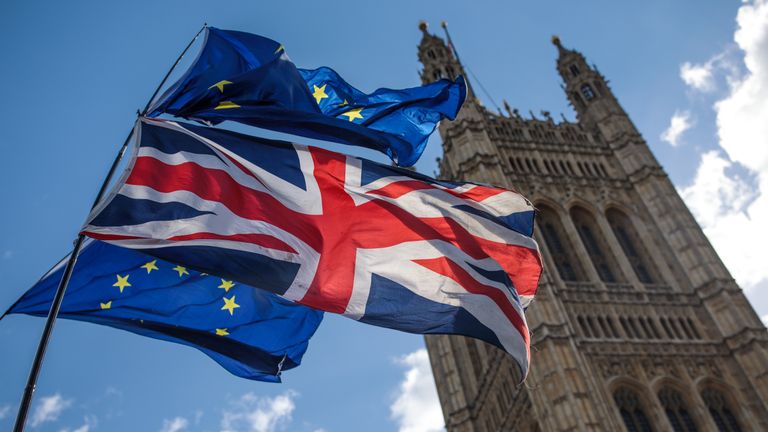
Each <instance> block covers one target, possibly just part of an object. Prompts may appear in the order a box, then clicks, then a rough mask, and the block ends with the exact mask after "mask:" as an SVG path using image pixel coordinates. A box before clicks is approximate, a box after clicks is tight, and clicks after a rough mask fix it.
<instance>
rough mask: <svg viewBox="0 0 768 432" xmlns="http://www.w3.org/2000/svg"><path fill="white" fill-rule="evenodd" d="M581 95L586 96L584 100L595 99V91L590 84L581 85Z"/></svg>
mask: <svg viewBox="0 0 768 432" xmlns="http://www.w3.org/2000/svg"><path fill="white" fill-rule="evenodd" d="M580 90H581V94H582V95H584V99H586V100H588V101H591V100H592V99H594V98H595V96H596V95H595V91H594V90H592V86H591V85H589V84H582V85H581V89H580Z"/></svg>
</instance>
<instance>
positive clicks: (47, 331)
mask: <svg viewBox="0 0 768 432" xmlns="http://www.w3.org/2000/svg"><path fill="white" fill-rule="evenodd" d="M206 27H208V23H205V24H203V26H202V27H201V28H200V30H199V31H198V32H197V34H195V37H194V38H192V40H191V41H189V43H188V44H187V46H186V47H185V48H184V51H182V52H181V54H180V55H179V57H178V58H177V59H176V62H175V63H173V66H171V68H170V69H169V70H168V73H166V74H165V77H163V80H162V81H160V85H158V86H157V89H155V92H154V93H152V97H150V98H149V101H148V102H147V105H146V106H145V107H144V110H143V111H141V112H140V113H139V116H144V115H146V114H147V110H149V106H150V104H151V103H152V101H154V100H155V97H156V96H157V94H158V93H159V92H160V89H162V87H163V85H165V82H166V81H168V78H169V77H170V76H171V73H173V71H174V70H175V69H176V66H178V65H179V63H180V62H181V60H182V58H184V55H185V54H186V53H187V51H189V49H190V48H191V47H192V44H194V43H195V41H196V40H197V38H198V37H200V34H201V33H202V32H203V30H205V28H206ZM133 131H134V128H131V131H130V132H128V136H126V137H125V141H124V142H123V146H122V147H120V151H118V152H117V156H115V160H114V161H113V162H112V166H111V167H110V168H109V172H108V173H107V176H106V177H105V178H104V182H103V183H102V184H101V188H99V193H98V194H96V199H95V200H94V201H93V205H92V206H91V209H93V208H94V207H96V205H97V204H98V203H99V201H101V199H102V198H103V197H104V194H105V192H106V191H107V187H109V182H110V181H111V180H112V176H113V175H114V174H115V170H117V166H118V165H119V164H120V161H121V160H122V158H123V155H124V154H125V150H126V149H127V148H128V143H130V142H131V137H133ZM84 241H85V236H84V235H83V234H79V235H78V236H77V240H75V244H74V248H73V249H72V253H71V254H70V255H69V259H68V260H67V266H66V267H65V268H64V274H63V275H62V277H61V281H60V282H59V286H58V288H57V289H56V295H55V296H54V297H53V303H51V309H50V311H49V312H48V318H47V319H46V321H45V327H44V328H43V334H42V335H41V336H40V343H39V344H38V345H37V352H36V353H35V359H34V360H33V362H32V368H31V369H30V371H29V378H27V386H26V387H24V395H23V396H22V398H21V403H20V404H19V412H18V414H17V415H16V423H14V426H13V431H14V432H23V431H24V426H25V424H26V421H27V415H28V414H29V408H30V406H31V404H32V394H33V393H34V391H35V387H36V385H37V378H38V376H39V375H40V368H41V367H42V365H43V359H44V358H45V351H46V349H47V348H48V342H49V340H50V338H51V333H52V332H53V325H54V324H55V323H56V317H57V316H58V314H59V309H61V302H62V300H63V299H64V292H65V291H66V290H67V285H68V284H69V279H70V277H71V276H72V270H74V268H75V263H76V262H77V256H78V255H79V254H80V249H82V247H83V242H84Z"/></svg>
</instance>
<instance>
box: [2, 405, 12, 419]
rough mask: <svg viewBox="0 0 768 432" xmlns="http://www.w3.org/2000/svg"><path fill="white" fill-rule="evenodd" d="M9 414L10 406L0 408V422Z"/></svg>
mask: <svg viewBox="0 0 768 432" xmlns="http://www.w3.org/2000/svg"><path fill="white" fill-rule="evenodd" d="M10 413H11V406H10V405H3V406H1V407H0V420H2V419H4V418H6V417H8V414H10Z"/></svg>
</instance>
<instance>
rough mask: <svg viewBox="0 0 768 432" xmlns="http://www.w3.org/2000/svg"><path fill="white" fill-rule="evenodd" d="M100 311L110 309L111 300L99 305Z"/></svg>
mask: <svg viewBox="0 0 768 432" xmlns="http://www.w3.org/2000/svg"><path fill="white" fill-rule="evenodd" d="M99 305H100V306H101V308H102V309H109V308H111V307H112V300H110V301H108V302H106V303H99Z"/></svg>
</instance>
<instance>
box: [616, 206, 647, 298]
mask: <svg viewBox="0 0 768 432" xmlns="http://www.w3.org/2000/svg"><path fill="white" fill-rule="evenodd" d="M605 216H606V218H607V219H608V224H609V225H610V226H611V229H612V230H613V233H614V235H615V236H616V240H618V242H619V245H620V246H621V249H622V250H623V251H624V255H625V256H626V257H627V260H629V263H630V264H631V265H632V270H634V272H635V275H637V278H638V279H639V280H640V282H642V283H644V284H652V283H656V279H657V278H656V277H655V276H654V272H653V271H652V270H651V269H652V267H651V265H650V259H649V258H648V253H647V252H646V250H645V248H644V247H643V245H642V243H641V242H640V237H639V236H638V234H637V231H635V229H634V227H633V226H632V224H631V222H630V220H629V218H628V217H627V216H626V215H625V214H624V213H622V212H620V211H619V210H616V209H609V210H608V211H607V212H605Z"/></svg>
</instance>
